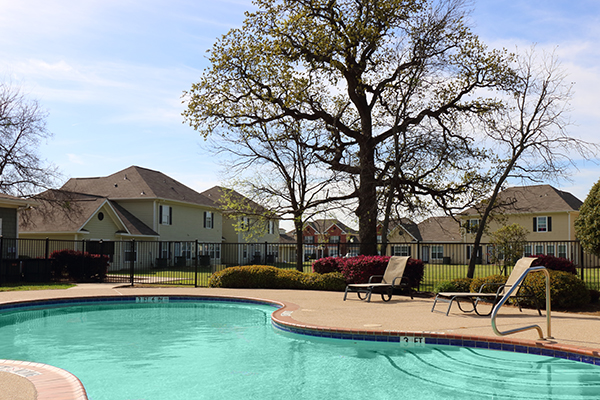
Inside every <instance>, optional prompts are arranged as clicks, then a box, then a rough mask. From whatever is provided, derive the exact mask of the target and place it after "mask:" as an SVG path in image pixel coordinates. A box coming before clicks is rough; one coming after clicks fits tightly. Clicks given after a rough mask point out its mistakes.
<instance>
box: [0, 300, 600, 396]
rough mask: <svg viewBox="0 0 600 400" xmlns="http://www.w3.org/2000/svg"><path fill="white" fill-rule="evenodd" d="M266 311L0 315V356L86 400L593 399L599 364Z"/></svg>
mask: <svg viewBox="0 0 600 400" xmlns="http://www.w3.org/2000/svg"><path fill="white" fill-rule="evenodd" d="M273 311H274V308H273V307H270V306H265V305H256V304H241V303H229V302H209V301H197V302H179V303H164V304H156V303H151V304H135V303H133V304H112V305H102V304H98V305H73V306H65V307H60V308H50V309H37V310H29V311H19V312H4V313H1V314H0V338H1V340H0V358H7V359H15V360H30V361H36V362H42V363H47V364H50V365H54V366H57V367H60V368H63V369H66V370H68V371H69V372H71V373H73V374H75V375H76V376H77V377H78V378H79V379H81V381H82V382H83V384H84V386H85V388H86V390H87V392H88V396H89V398H90V399H92V400H103V399H107V400H119V399H130V400H142V399H144V400H150V399H156V400H167V399H186V400H189V399H223V400H227V399H236V400H238V399H261V400H262V399H278V400H279V399H286V400H295V399H311V400H313V399H360V398H372V399H436V400H443V399H451V400H455V399H461V400H470V399H478V400H480V399H579V400H581V399H598V398H600V368H599V367H596V366H593V365H588V364H584V363H577V362H574V361H567V360H562V359H555V358H548V357H542V356H535V355H527V354H519V353H506V352H499V351H492V350H479V349H468V348H459V347H452V346H425V347H410V348H403V347H401V346H400V345H398V344H389V343H374V342H352V341H343V340H333V339H330V340H313V339H311V338H308V337H303V336H297V335H287V334H281V333H279V332H278V331H276V330H275V329H274V328H273V326H272V325H271V321H270V315H271V313H272V312H273Z"/></svg>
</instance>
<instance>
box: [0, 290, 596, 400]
mask: <svg viewBox="0 0 600 400" xmlns="http://www.w3.org/2000/svg"><path fill="white" fill-rule="evenodd" d="M169 295H172V296H187V295H190V296H225V297H243V298H255V299H263V300H272V301H276V302H279V303H284V304H286V306H287V307H286V308H284V309H281V310H279V311H278V315H285V316H286V318H287V320H288V321H291V322H292V323H296V324H298V325H305V326H309V327H323V328H335V329H339V330H352V331H369V332H373V331H376V332H386V333H389V332H390V331H402V332H415V333H421V332H429V333H432V332H435V333H440V334H447V335H462V336H468V337H478V338H483V339H484V340H485V338H497V337H496V336H495V335H494V332H493V330H492V327H491V321H490V318H489V317H478V316H477V315H473V314H464V313H462V312H460V311H459V310H458V307H455V306H454V307H453V308H452V311H451V312H450V315H449V316H445V314H444V313H445V310H446V308H447V305H446V304H440V305H439V310H440V311H444V312H431V307H432V304H433V300H432V299H429V298H415V299H414V300H411V299H410V298H409V297H404V296H398V297H394V298H393V299H392V300H391V301H390V302H388V303H384V302H383V301H381V299H380V298H379V296H373V300H372V301H371V302H370V303H366V302H364V301H360V300H359V299H358V298H357V297H356V295H355V294H351V295H349V298H348V300H347V301H343V296H344V294H343V293H340V292H318V291H301V290H263V289H209V288H135V287H134V288H132V287H128V286H118V285H115V284H81V285H77V286H76V287H73V288H70V289H66V290H44V291H27V292H0V304H6V303H12V302H20V301H31V300H44V299H60V298H77V297H96V296H169ZM497 322H498V328H499V329H500V330H502V331H506V330H509V329H513V328H517V327H522V326H525V325H531V324H539V325H540V326H541V327H542V329H543V331H544V335H547V333H546V318H545V316H542V317H539V316H538V314H537V311H535V310H523V312H519V310H518V308H515V307H510V306H505V307H503V308H502V309H501V311H500V313H499V314H498V319H497ZM552 336H553V338H554V339H552V340H549V341H545V342H546V343H551V344H558V345H564V346H566V347H569V348H581V349H585V350H586V351H587V352H588V353H593V354H594V355H595V356H600V317H597V316H590V315H582V314H571V313H561V312H553V313H552ZM511 338H512V339H521V340H523V341H528V342H531V341H535V340H537V339H538V336H537V332H536V331H535V330H530V331H526V332H521V333H518V334H515V335H511ZM31 361H35V360H31ZM1 366H2V361H1V360H0V368H1ZM8 375H10V373H0V390H1V388H2V387H3V385H4V387H6V386H7V385H9V386H11V387H20V385H22V386H23V388H24V389H23V390H25V387H26V386H27V387H29V385H28V384H29V382H28V381H27V380H20V379H14V377H12V376H9V379H8V380H7V376H8ZM49 391H51V389H49V388H48V387H45V388H44V393H42V391H41V390H39V389H37V392H38V393H37V399H42V398H43V399H53V398H69V397H64V396H62V397H58V396H57V397H52V396H51V393H48V392H49ZM80 394H81V393H78V394H77V396H79V395H80ZM42 395H44V396H43V397H42ZM48 395H50V397H48ZM63 395H64V393H63ZM74 396H75V395H74ZM34 398H36V397H31V396H30V397H28V398H24V400H29V399H34ZM73 398H82V399H85V397H73ZM0 399H2V397H1V395H0Z"/></svg>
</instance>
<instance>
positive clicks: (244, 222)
mask: <svg viewBox="0 0 600 400" xmlns="http://www.w3.org/2000/svg"><path fill="white" fill-rule="evenodd" d="M249 228H250V224H249V222H248V217H242V220H241V222H240V229H241V230H243V231H247V230H248V229H249Z"/></svg>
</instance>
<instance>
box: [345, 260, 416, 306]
mask: <svg viewBox="0 0 600 400" xmlns="http://www.w3.org/2000/svg"><path fill="white" fill-rule="evenodd" d="M409 258H410V257H399V256H393V257H390V261H389V262H388V265H387V267H386V268H385V273H384V274H383V275H373V276H371V277H370V278H369V283H354V284H350V285H347V286H346V292H345V293H344V301H346V296H348V292H356V294H357V295H358V298H359V299H361V300H365V299H366V300H367V301H371V294H373V292H374V291H375V292H380V293H381V299H382V300H383V301H390V300H391V299H392V295H393V294H394V289H397V288H408V290H409V292H410V298H411V299H412V298H413V292H412V287H411V285H410V281H409V279H408V278H407V277H405V276H404V270H405V269H406V264H407V263H408V259H409ZM376 278H382V279H381V282H372V281H373V279H376ZM363 295H364V297H363Z"/></svg>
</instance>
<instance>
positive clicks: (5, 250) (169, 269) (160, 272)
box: [0, 237, 600, 291]
mask: <svg viewBox="0 0 600 400" xmlns="http://www.w3.org/2000/svg"><path fill="white" fill-rule="evenodd" d="M65 249H69V250H76V251H81V252H86V253H90V254H102V255H105V256H107V257H108V259H109V264H108V269H107V278H106V280H107V281H109V282H122V283H124V284H154V285H156V284H160V285H193V286H207V285H208V281H209V278H210V276H211V275H212V274H213V273H214V272H215V271H218V270H221V269H224V268H227V267H230V266H235V265H249V264H260V265H273V266H276V267H279V268H289V269H293V268H296V259H297V256H296V245H295V244H294V243H202V242H199V241H188V242H185V241H184V242H180V241H177V242H174V241H172V242H165V241H160V242H159V241H90V240H80V241H72V240H53V239H10V238H2V237H0V284H2V283H5V282H44V281H48V280H50V278H51V274H50V269H51V265H52V264H51V263H52V259H53V254H52V253H53V252H54V251H59V250H65ZM378 250H379V253H380V254H382V255H405V256H411V257H413V258H418V259H421V260H423V262H424V263H425V277H424V280H423V282H422V284H421V287H420V289H421V290H425V291H431V290H433V288H434V287H435V285H436V284H437V283H439V282H442V281H447V280H451V279H454V278H460V277H465V276H466V275H467V267H468V264H469V261H470V259H471V258H472V257H475V258H476V268H475V276H476V277H478V276H488V275H493V274H506V273H508V272H510V271H506V270H505V269H504V267H503V265H502V263H501V261H500V262H497V260H496V259H495V258H494V252H493V247H492V246H491V245H489V244H486V243H484V244H481V245H480V246H479V247H478V248H477V249H474V248H473V245H472V244H470V243H457V242H436V243H428V242H408V243H389V244H388V245H387V246H386V248H382V246H381V245H380V246H379V247H378ZM359 253H360V246H359V244H358V243H319V244H314V243H306V244H304V245H303V247H302V252H301V253H300V257H301V258H302V260H301V261H302V265H303V268H304V271H306V272H309V271H311V265H312V262H313V261H314V260H315V259H319V258H322V257H337V256H355V255H358V254H359ZM539 254H547V255H554V256H557V257H562V258H566V259H569V260H571V261H572V262H573V263H575V264H576V265H577V267H578V275H579V276H580V277H581V279H583V280H584V281H585V282H586V284H587V286H588V287H589V288H593V289H600V260H599V259H598V257H596V256H593V255H590V254H587V253H585V252H584V251H583V250H582V248H581V245H580V244H579V242H577V241H561V242H531V243H528V244H527V246H526V247H525V251H524V254H523V255H524V256H529V255H539ZM83 267H84V268H85V266H83Z"/></svg>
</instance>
